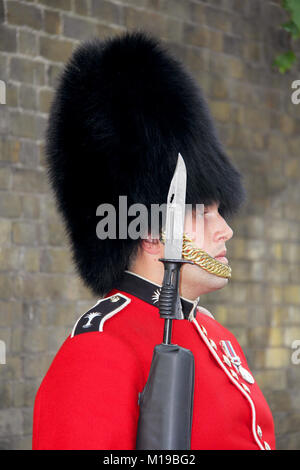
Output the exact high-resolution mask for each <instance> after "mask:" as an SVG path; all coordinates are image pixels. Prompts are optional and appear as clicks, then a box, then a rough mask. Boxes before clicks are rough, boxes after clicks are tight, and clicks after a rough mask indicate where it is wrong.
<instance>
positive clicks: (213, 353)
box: [192, 318, 266, 450]
mask: <svg viewBox="0 0 300 470" xmlns="http://www.w3.org/2000/svg"><path fill="white" fill-rule="evenodd" d="M192 322H193V323H194V325H195V327H196V328H197V331H198V333H199V335H200V336H201V338H202V339H203V341H204V342H205V344H206V346H207V347H208V349H209V350H210V352H211V353H212V355H213V356H214V358H215V359H216V361H217V362H218V364H219V365H220V366H221V367H222V369H223V370H224V372H225V373H226V375H227V376H228V378H229V379H230V380H231V382H233V383H234V384H235V385H236V387H237V388H238V389H239V390H240V391H241V393H242V394H243V395H244V396H245V397H246V399H247V400H248V402H249V403H250V406H251V411H252V433H253V436H254V439H255V440H256V443H257V445H258V446H259V448H260V449H261V450H266V449H265V448H264V446H263V445H262V444H261V442H260V440H259V438H258V436H257V434H256V411H255V405H254V403H253V401H252V399H251V397H250V396H249V395H248V393H247V392H246V390H244V389H243V387H242V386H241V385H240V384H239V382H238V381H237V380H236V379H235V378H234V377H233V376H232V375H231V373H230V372H229V370H227V368H226V367H225V366H224V364H223V362H222V361H221V359H220V358H219V356H218V354H217V353H216V351H215V350H214V349H213V347H212V346H211V344H210V342H209V340H208V339H207V338H206V336H205V334H204V333H203V332H202V330H201V328H200V325H199V323H198V322H197V320H196V318H194V319H193V320H192Z"/></svg>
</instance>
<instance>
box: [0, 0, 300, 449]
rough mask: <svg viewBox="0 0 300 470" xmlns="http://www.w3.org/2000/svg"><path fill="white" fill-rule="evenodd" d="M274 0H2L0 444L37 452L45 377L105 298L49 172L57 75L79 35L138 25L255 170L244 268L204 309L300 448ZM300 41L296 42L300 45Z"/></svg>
mask: <svg viewBox="0 0 300 470" xmlns="http://www.w3.org/2000/svg"><path fill="white" fill-rule="evenodd" d="M279 3H280V2H279V0H278V1H270V0H211V1H209V2H208V1H204V0H203V1H200V0H32V1H30V0H28V1H21V0H18V1H15V0H0V79H1V80H3V81H4V82H5V84H6V104H5V105H0V339H1V340H2V341H4V342H5V344H6V364H0V448H3V449H10V448H12V449H30V448H31V432H32V406H33V403H34V397H35V393H36V390H37V388H38V385H39V383H40V381H41V379H42V377H43V375H44V374H45V372H46V371H47V368H48V366H49V364H50V362H51V360H52V358H53V356H54V354H55V353H56V351H57V349H58V348H59V346H60V344H61V343H62V341H63V340H64V339H65V338H66V336H67V335H68V334H69V332H70V329H71V327H72V325H73V323H74V321H75V320H76V319H77V317H78V316H79V315H80V314H81V313H82V312H84V310H85V309H87V308H88V307H89V306H90V305H91V304H93V303H94V298H93V297H92V296H91V294H90V293H89V292H88V291H87V290H86V288H85V287H83V285H82V283H81V281H80V280H79V279H78V277H77V276H76V275H75V272H74V268H73V266H72V263H71V256H70V252H69V248H68V245H67V240H66V236H65V233H64V229H63V226H62V222H61V220H60V218H59V217H58V215H57V212H56V210H55V206H54V202H53V198H52V194H51V193H50V191H49V186H48V182H47V179H46V177H45V165H44V131H45V126H46V122H47V113H48V110H49V104H50V103H51V99H52V96H53V91H54V88H55V85H56V77H57V74H58V73H59V71H60V70H61V69H62V67H63V64H64V63H65V62H66V60H67V59H68V57H69V56H70V54H71V53H72V51H73V50H74V47H76V45H77V44H78V43H79V41H81V40H83V39H86V38H88V37H90V36H92V35H96V36H99V37H101V38H104V37H106V36H108V35H115V34H118V33H120V32H122V31H125V30H130V29H132V28H135V27H143V28H144V29H147V30H150V31H151V32H153V33H154V34H157V35H158V36H159V37H160V38H161V39H162V40H163V41H165V43H166V44H167V45H168V46H169V47H170V49H171V50H172V51H173V52H174V53H176V54H177V56H178V57H180V58H181V59H182V60H183V61H184V62H185V64H186V65H187V67H188V68H189V70H190V71H191V72H192V73H193V74H194V75H195V76H196V77H197V79H198V81H199V83H200V85H201V86H202V88H203V90H204V91H205V93H206V95H207V98H208V100H209V104H210V106H211V109H212V113H213V115H214V117H215V119H216V121H217V125H218V130H219V133H220V135H221V137H222V140H223V142H224V144H225V145H226V147H227V149H228V153H229V154H230V155H231V157H232V158H233V160H234V161H235V163H236V164H237V166H238V167H239V168H240V169H241V170H242V172H243V173H244V174H245V177H246V185H247V190H248V194H249V202H248V203H247V206H246V207H245V208H244V209H243V211H242V212H241V216H240V217H239V218H236V219H235V220H234V221H233V222H232V224H231V226H232V228H233V230H234V233H235V235H234V237H233V239H232V241H231V242H230V243H229V244H228V254H229V257H230V260H231V265H232V268H233V277H232V280H231V281H230V284H229V285H228V287H227V288H226V289H224V290H221V291H218V292H215V293H212V294H209V295H206V296H203V298H202V304H203V305H204V306H206V307H207V308H209V309H210V310H212V311H213V312H214V313H215V315H216V318H217V319H218V320H219V321H220V322H222V323H224V324H225V325H226V326H228V327H229V328H230V329H231V330H232V331H233V332H234V333H235V334H236V336H237V337H238V339H239V341H240V342H241V344H242V345H243V347H244V348H245V351H246V354H247V357H248V359H249V362H250V365H251V367H252V370H253V372H254V373H255V376H256V379H257V381H258V382H259V384H260V386H261V387H262V389H263V391H264V393H265V396H266V397H267V399H268V402H269V404H270V407H271V409H272V411H273V414H274V417H275V422H276V434H277V444H278V447H279V448H280V449H297V448H298V449H299V447H300V394H299V386H300V365H295V364H292V362H291V354H292V352H293V350H292V348H291V345H292V342H293V341H294V340H296V339H300V289H299V274H300V244H299V240H300V211H299V202H300V183H299V177H300V158H299V148H300V137H299V130H300V105H298V106H297V105H294V104H292V102H291V98H290V95H291V83H292V81H293V80H296V79H300V68H299V66H298V68H296V69H294V70H293V71H291V72H289V73H288V74H286V75H284V76H282V75H280V74H279V73H277V72H275V71H274V70H273V69H272V67H271V63H272V61H273V58H274V55H275V54H276V53H277V52H281V51H283V50H285V47H288V45H289V40H288V37H287V34H286V33H285V32H283V31H282V30H281V29H280V24H281V23H282V22H283V21H284V20H285V19H286V18H285V15H284V13H283V11H282V9H281V8H280V5H279ZM298 48H299V46H298Z"/></svg>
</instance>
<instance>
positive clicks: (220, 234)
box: [181, 204, 233, 299]
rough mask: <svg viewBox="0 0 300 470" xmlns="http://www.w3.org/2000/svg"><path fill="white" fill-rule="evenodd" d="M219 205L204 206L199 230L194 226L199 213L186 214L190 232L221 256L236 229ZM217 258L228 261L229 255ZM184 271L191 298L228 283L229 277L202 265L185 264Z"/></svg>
mask: <svg viewBox="0 0 300 470" xmlns="http://www.w3.org/2000/svg"><path fill="white" fill-rule="evenodd" d="M218 207H219V205H218V204H213V205H211V206H205V207H204V215H203V226H202V227H199V225H198V231H197V232H195V231H193V230H192V227H193V226H195V224H194V225H193V220H194V217H195V214H192V213H188V214H186V221H185V231H186V233H188V234H190V235H191V238H192V240H193V242H194V243H195V244H196V245H197V247H198V248H201V249H203V250H204V251H206V253H208V254H209V255H210V256H212V257H213V258H217V257H218V256H219V255H220V253H221V252H223V251H226V249H227V247H226V242H227V241H228V240H230V238H231V237H232V236H233V231H232V229H231V228H230V227H229V225H228V224H227V222H226V221H225V219H224V218H223V217H222V216H221V215H220V213H219V211H218ZM191 232H192V233H191ZM217 259H218V261H221V262H222V263H225V264H227V263H228V260H227V259H224V258H217ZM181 273H182V275H181V295H182V296H184V297H187V298H191V299H192V298H196V297H197V296H199V295H201V294H205V293H208V292H211V291H214V290H217V289H221V288H222V287H224V286H225V285H226V284H227V283H228V279H226V278H222V277H218V276H216V275H215V274H212V273H209V272H207V271H205V270H204V269H203V268H201V267H199V266H193V265H183V267H182V270H181Z"/></svg>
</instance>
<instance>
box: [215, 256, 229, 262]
mask: <svg viewBox="0 0 300 470" xmlns="http://www.w3.org/2000/svg"><path fill="white" fill-rule="evenodd" d="M215 259H217V260H218V261H220V262H221V263H224V264H228V259H227V258H225V256H216V257H215Z"/></svg>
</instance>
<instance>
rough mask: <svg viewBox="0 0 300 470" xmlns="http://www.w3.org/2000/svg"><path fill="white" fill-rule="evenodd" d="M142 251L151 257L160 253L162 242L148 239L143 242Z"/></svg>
mask: <svg viewBox="0 0 300 470" xmlns="http://www.w3.org/2000/svg"><path fill="white" fill-rule="evenodd" d="M142 249H143V250H145V251H146V252H147V253H149V254H150V255H157V254H159V253H160V241H159V240H158V239H157V238H146V239H145V240H143V241H142Z"/></svg>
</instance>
